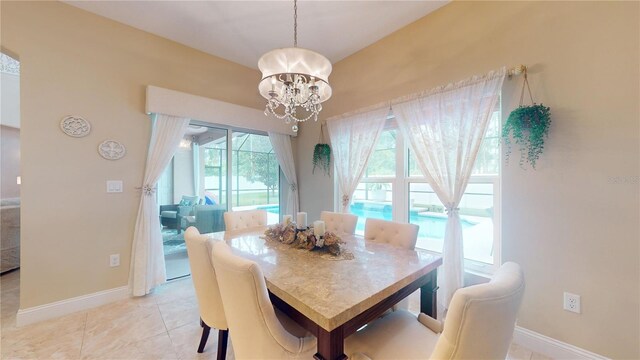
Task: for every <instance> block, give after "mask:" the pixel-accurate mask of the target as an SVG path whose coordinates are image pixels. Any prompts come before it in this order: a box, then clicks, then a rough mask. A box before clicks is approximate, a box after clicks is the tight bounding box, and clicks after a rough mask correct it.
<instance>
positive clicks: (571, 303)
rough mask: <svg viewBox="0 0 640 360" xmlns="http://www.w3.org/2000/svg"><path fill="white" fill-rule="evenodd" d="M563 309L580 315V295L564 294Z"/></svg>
mask: <svg viewBox="0 0 640 360" xmlns="http://www.w3.org/2000/svg"><path fill="white" fill-rule="evenodd" d="M564 309H565V310H567V311H571V312H574V313H577V314H580V295H576V294H572V293H568V292H565V293H564Z"/></svg>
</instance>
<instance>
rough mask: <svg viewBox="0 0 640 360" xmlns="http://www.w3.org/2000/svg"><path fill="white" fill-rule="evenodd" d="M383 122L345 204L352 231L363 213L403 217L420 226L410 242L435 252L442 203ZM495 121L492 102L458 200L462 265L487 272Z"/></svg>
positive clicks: (496, 240) (494, 251)
mask: <svg viewBox="0 0 640 360" xmlns="http://www.w3.org/2000/svg"><path fill="white" fill-rule="evenodd" d="M387 123H388V126H387V129H386V130H385V131H384V132H383V133H382V135H381V136H380V140H379V141H378V144H377V145H376V148H375V150H374V152H373V153H372V154H371V158H370V160H369V164H368V165H367V169H366V172H365V175H364V177H363V178H362V180H361V182H360V184H359V185H358V188H357V190H356V192H355V193H354V196H353V200H352V203H351V205H350V209H351V212H352V213H353V214H355V215H358V217H359V219H358V225H357V227H356V233H358V234H363V233H364V223H365V221H366V218H377V219H385V220H395V221H402V222H409V223H413V224H417V225H419V226H420V231H419V234H418V242H417V244H416V247H418V248H422V249H425V250H428V251H432V252H435V253H441V252H442V244H443V239H444V231H445V227H446V222H447V215H446V212H445V207H444V206H443V205H442V203H441V202H440V200H439V199H438V197H437V196H436V195H435V193H434V192H433V189H432V188H431V186H430V185H429V183H428V182H427V180H426V178H425V177H424V176H423V175H422V172H421V171H420V169H419V168H418V165H417V164H416V161H415V157H414V156H413V155H412V154H411V151H410V150H409V149H408V145H407V144H406V142H405V140H404V139H403V138H402V134H401V133H400V132H399V131H398V130H397V129H396V126H395V122H394V121H393V119H389V120H387ZM500 124H501V121H500V106H498V107H497V109H496V110H495V111H494V113H493V115H492V117H491V119H490V122H489V125H488V128H487V133H486V134H485V138H484V139H483V142H482V145H481V147H480V151H479V153H478V157H477V159H476V163H475V165H474V169H473V172H472V176H471V178H470V180H469V184H468V185H467V188H466V190H465V193H464V195H463V197H462V200H461V202H460V206H459V207H460V218H461V222H462V229H463V236H464V244H463V250H464V256H465V268H466V270H467V271H476V272H480V273H492V272H493V271H494V270H495V269H496V268H497V267H498V266H499V260H500V231H499V221H500V161H501V160H500V154H501V151H500ZM336 188H337V187H336ZM338 198H340V197H338Z"/></svg>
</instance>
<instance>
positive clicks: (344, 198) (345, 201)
mask: <svg viewBox="0 0 640 360" xmlns="http://www.w3.org/2000/svg"><path fill="white" fill-rule="evenodd" d="M349 200H350V197H349V195H342V206H347V205H349Z"/></svg>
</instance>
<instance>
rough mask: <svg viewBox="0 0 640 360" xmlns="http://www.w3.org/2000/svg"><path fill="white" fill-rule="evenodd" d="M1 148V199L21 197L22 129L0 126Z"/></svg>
mask: <svg viewBox="0 0 640 360" xmlns="http://www.w3.org/2000/svg"><path fill="white" fill-rule="evenodd" d="M3 106H4V105H3ZM0 147H1V149H0V167H1V169H0V173H2V177H1V178H0V199H7V198H16V197H20V185H18V183H17V182H16V177H18V176H20V129H16V128H13V127H9V126H4V125H2V126H0Z"/></svg>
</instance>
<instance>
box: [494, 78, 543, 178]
mask: <svg viewBox="0 0 640 360" xmlns="http://www.w3.org/2000/svg"><path fill="white" fill-rule="evenodd" d="M525 85H526V86H527V89H528V90H529V97H530V98H531V103H532V105H523V104H522V99H523V96H524V87H525ZM550 125H551V109H550V108H549V107H546V106H544V105H543V104H536V103H535V102H534V101H533V97H532V96H531V89H530V88H529V81H528V80H527V70H526V68H525V70H524V83H523V84H522V94H521V95H520V106H518V108H517V109H515V110H513V111H512V112H511V114H509V118H508V119H507V121H506V122H505V124H504V126H503V128H502V139H503V141H504V144H505V147H506V161H507V162H508V161H509V155H511V146H512V139H513V141H514V142H515V144H516V145H518V146H519V148H520V167H522V168H524V163H525V161H526V162H528V163H529V164H530V165H531V167H532V168H533V169H535V168H536V162H537V161H538V159H539V158H540V155H541V154H542V151H543V150H544V140H545V138H547V137H548V136H549V126H550ZM525 154H526V155H525Z"/></svg>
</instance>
